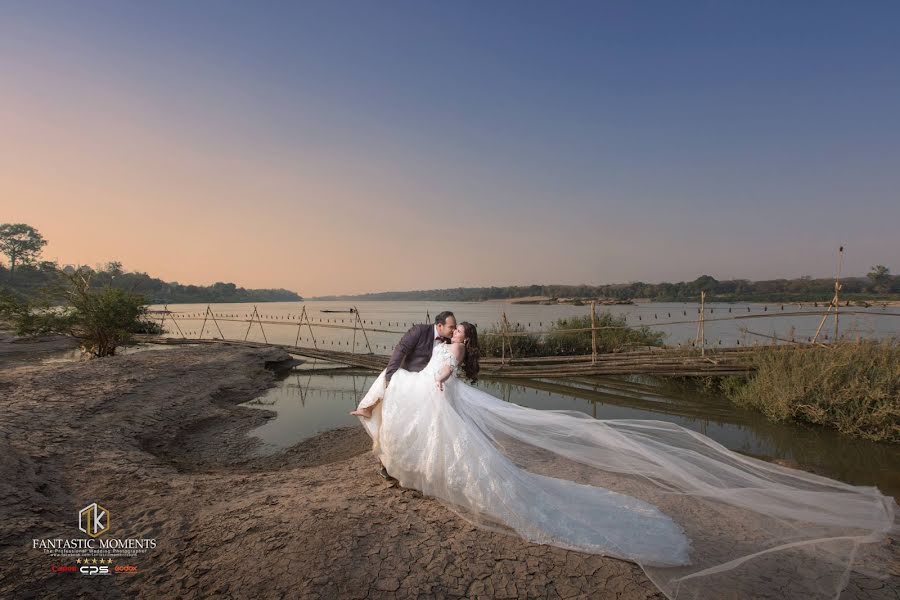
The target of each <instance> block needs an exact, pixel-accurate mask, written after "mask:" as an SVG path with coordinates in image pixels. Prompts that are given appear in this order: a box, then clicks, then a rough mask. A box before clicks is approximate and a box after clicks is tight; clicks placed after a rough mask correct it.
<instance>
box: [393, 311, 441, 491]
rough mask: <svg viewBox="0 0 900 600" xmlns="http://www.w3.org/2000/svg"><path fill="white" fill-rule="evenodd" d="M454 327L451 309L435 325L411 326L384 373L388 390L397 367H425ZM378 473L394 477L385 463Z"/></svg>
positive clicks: (410, 368) (412, 368)
mask: <svg viewBox="0 0 900 600" xmlns="http://www.w3.org/2000/svg"><path fill="white" fill-rule="evenodd" d="M454 329H456V317H455V316H453V313H452V312H450V311H449V310H445V311H444V312H441V313H438V315H437V316H436V317H435V318H434V325H431V324H430V323H423V324H422V325H413V326H412V327H410V328H409V331H407V332H406V333H405V334H403V337H402V338H400V341H399V342H398V343H397V345H396V346H395V347H394V352H393V354H391V360H390V361H388V366H387V372H386V373H385V374H384V389H385V390H386V389H387V388H388V386H389V385H390V383H391V376H392V375H393V374H394V373H396V372H397V369H406V370H407V371H413V372H419V371H421V370H422V369H424V368H425V365H427V364H428V361H430V360H431V353H432V351H433V350H434V347H435V346H437V345H438V344H445V343H447V342H449V341H450V338H451V337H452V336H453V330H454ZM378 473H379V474H380V475H381V476H382V477H384V478H385V479H387V480H388V481H390V480H392V479H393V477H391V476H390V475H389V474H388V472H387V469H385V468H384V465H381V466H380V467H379V469H378Z"/></svg>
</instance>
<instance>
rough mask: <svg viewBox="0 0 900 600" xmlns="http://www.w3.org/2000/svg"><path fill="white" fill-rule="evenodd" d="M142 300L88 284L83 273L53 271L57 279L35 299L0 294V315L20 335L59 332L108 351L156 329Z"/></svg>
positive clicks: (98, 352) (96, 351) (95, 351)
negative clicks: (139, 334) (136, 335)
mask: <svg viewBox="0 0 900 600" xmlns="http://www.w3.org/2000/svg"><path fill="white" fill-rule="evenodd" d="M145 303H146V300H145V299H144V297H143V296H142V295H140V294H136V293H134V292H128V291H125V290H123V289H121V288H112V287H104V288H91V286H90V281H89V276H86V274H85V273H81V272H76V273H74V274H65V273H62V272H59V273H58V283H57V285H55V286H54V287H52V288H50V289H48V290H45V291H44V293H43V295H42V297H41V298H40V299H39V300H29V301H23V300H19V299H17V298H15V297H14V296H13V295H12V294H9V293H4V294H2V295H0V318H3V319H5V320H7V321H9V322H10V323H11V324H12V325H13V326H14V328H15V330H16V333H17V334H19V335H42V334H62V335H70V336H72V337H75V338H77V339H78V340H80V342H81V346H82V349H83V350H84V351H85V352H87V353H88V354H90V355H92V356H97V357H101V356H112V355H114V354H115V353H116V348H118V347H119V346H122V345H123V344H126V343H127V342H128V341H130V340H131V337H132V335H133V334H135V333H144V332H147V333H161V329H160V327H159V325H158V324H156V323H152V322H150V321H149V320H147V318H146V306H145Z"/></svg>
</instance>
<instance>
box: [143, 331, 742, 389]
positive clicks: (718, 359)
mask: <svg viewBox="0 0 900 600" xmlns="http://www.w3.org/2000/svg"><path fill="white" fill-rule="evenodd" d="M136 338H137V341H139V342H141V343H150V344H166V345H183V344H223V345H233V346H247V347H251V348H263V347H275V348H282V349H284V350H285V351H287V352H289V353H290V354H294V355H297V356H302V357H305V358H311V359H315V360H322V361H325V362H329V363H335V364H339V365H345V366H348V367H357V368H362V369H369V370H373V371H381V370H383V369H384V368H386V367H387V364H388V360H389V358H390V357H389V356H385V355H382V354H361V353H354V352H342V351H339V350H326V349H318V348H306V347H302V346H293V345H290V344H275V343H262V342H251V341H246V340H224V339H192V338H175V337H158V336H150V335H139V336H136ZM754 350H756V348H753V347H746V348H724V349H715V350H707V351H706V353H705V354H704V355H701V354H700V351H699V350H685V349H682V348H672V349H664V348H647V349H642V350H632V351H628V352H612V353H605V354H604V353H601V354H598V355H597V357H596V358H594V357H593V356H592V355H576V356H544V357H526V358H506V359H501V358H482V359H481V376H482V377H488V378H506V377H512V378H521V379H533V378H544V377H551V378H552V377H574V376H591V375H657V376H668V377H672V376H676V377H697V376H710V375H716V376H723V375H737V376H746V375H747V374H748V373H750V372H751V371H752V370H753V366H752V361H751V360H749V358H750V354H751V353H752V352H753V351H754Z"/></svg>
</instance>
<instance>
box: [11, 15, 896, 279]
mask: <svg viewBox="0 0 900 600" xmlns="http://www.w3.org/2000/svg"><path fill="white" fill-rule="evenodd" d="M0 17H2V19H0V76H2V77H3V81H4V82H5V86H9V87H8V90H11V92H12V93H11V94H9V95H8V98H10V100H8V102H9V104H8V106H10V107H11V108H12V110H9V111H5V112H6V117H0V133H5V134H6V135H4V136H3V141H0V158H3V157H4V156H5V157H6V158H7V159H8V160H6V161H5V162H6V167H5V168H4V167H3V166H0V175H2V176H3V177H2V180H5V181H6V183H5V184H4V183H2V182H0V194H2V197H6V198H10V199H17V198H22V199H23V200H24V201H22V202H13V203H12V207H11V210H7V209H6V208H4V211H3V212H4V218H3V220H4V221H24V222H29V223H31V224H32V225H34V226H36V227H38V228H39V229H41V230H42V231H43V232H44V234H45V236H46V237H48V239H50V240H51V245H50V246H48V253H49V254H50V255H51V256H59V258H60V260H61V261H62V262H76V261H78V262H87V263H92V262H95V261H104V260H112V259H118V260H121V261H122V262H124V263H125V266H126V268H131V269H139V270H146V271H149V272H152V273H154V274H157V275H159V276H161V277H164V278H166V279H175V280H179V281H184V282H188V281H190V282H194V283H206V282H211V281H216V280H231V281H237V282H238V283H241V284H243V285H249V286H283V287H289V288H292V289H298V290H299V291H301V293H306V294H319V293H323V294H324V293H343V292H355V291H376V290H385V289H418V288H432V287H455V286H458V285H491V284H496V285H506V284H525V283H611V282H619V281H631V280H644V281H660V280H681V279H693V278H694V277H696V276H698V275H700V274H701V273H709V274H711V275H713V276H716V277H718V278H729V277H746V278H751V279H759V278H773V277H796V276H800V275H804V274H810V275H815V276H819V275H822V276H827V275H830V274H832V272H833V270H834V264H835V260H834V256H835V252H836V249H837V246H838V245H840V244H844V245H845V246H846V248H847V262H846V268H847V270H848V271H850V272H852V273H855V274H863V273H865V271H866V270H867V269H868V267H869V266H870V265H872V264H874V263H884V264H887V265H888V266H889V267H892V269H893V270H895V271H896V270H898V269H900V260H898V259H900V241H898V237H897V235H896V230H897V224H898V223H900V198H898V195H900V194H898V190H900V185H898V184H900V118H898V107H900V41H898V40H900V35H898V34H900V5H898V4H896V3H888V2H884V3H878V2H857V3H846V2H845V3H829V2H815V3H814V2H790V3H786V2H753V3H749V2H742V3H739V2H694V3H690V2H679V3H672V2H659V3H654V2H630V3H625V2H615V3H613V2H608V3H604V2H554V3H551V2H545V3H532V2H482V3H475V2H442V3H439V2H304V3H301V2H286V3H277V2H265V3H250V2H222V1H218V2H198V1H192V2H146V3H121V2H108V3H97V2H79V3H77V4H76V3H48V2H28V3H18V2H13V3H0ZM4 204H5V202H4ZM142 215H143V216H142ZM115 219H118V220H119V221H116V222H121V221H122V219H124V220H125V223H126V224H125V225H123V226H119V227H116V233H115V234H114V235H112V237H111V238H110V237H109V236H107V241H106V242H105V243H103V244H97V243H90V240H92V239H94V240H96V239H97V236H99V235H102V234H103V232H104V231H108V230H109V228H110V227H109V224H110V223H112V222H114V220H115ZM136 221H140V225H138V224H135V222H136ZM76 223H77V225H78V230H77V232H76V230H75V228H73V224H76ZM128 223H131V224H132V225H127V224H128ZM85 228H86V229H87V231H88V233H89V234H93V235H84V232H85ZM160 234H162V235H165V236H166V240H167V241H166V243H165V244H159V243H158V241H157V240H158V236H159V235H160ZM323 248H325V249H327V250H326V251H323ZM187 257H189V258H187ZM285 257H289V258H290V260H288V261H286V262H280V261H279V259H281V258H285ZM448 261H449V262H448ZM311 263H312V264H311Z"/></svg>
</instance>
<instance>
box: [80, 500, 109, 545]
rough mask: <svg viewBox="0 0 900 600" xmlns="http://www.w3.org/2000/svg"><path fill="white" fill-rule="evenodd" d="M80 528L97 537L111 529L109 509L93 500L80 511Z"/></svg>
mask: <svg viewBox="0 0 900 600" xmlns="http://www.w3.org/2000/svg"><path fill="white" fill-rule="evenodd" d="M78 529H80V530H81V531H83V532H84V533H86V534H88V535H89V536H90V537H92V538H95V537H97V536H99V535H101V534H103V533H106V532H107V531H109V511H108V510H106V509H105V508H103V507H102V506H100V505H99V504H97V503H96V502H92V503H91V504H88V505H87V506H85V507H84V508H82V509H81V510H79V511H78Z"/></svg>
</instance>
